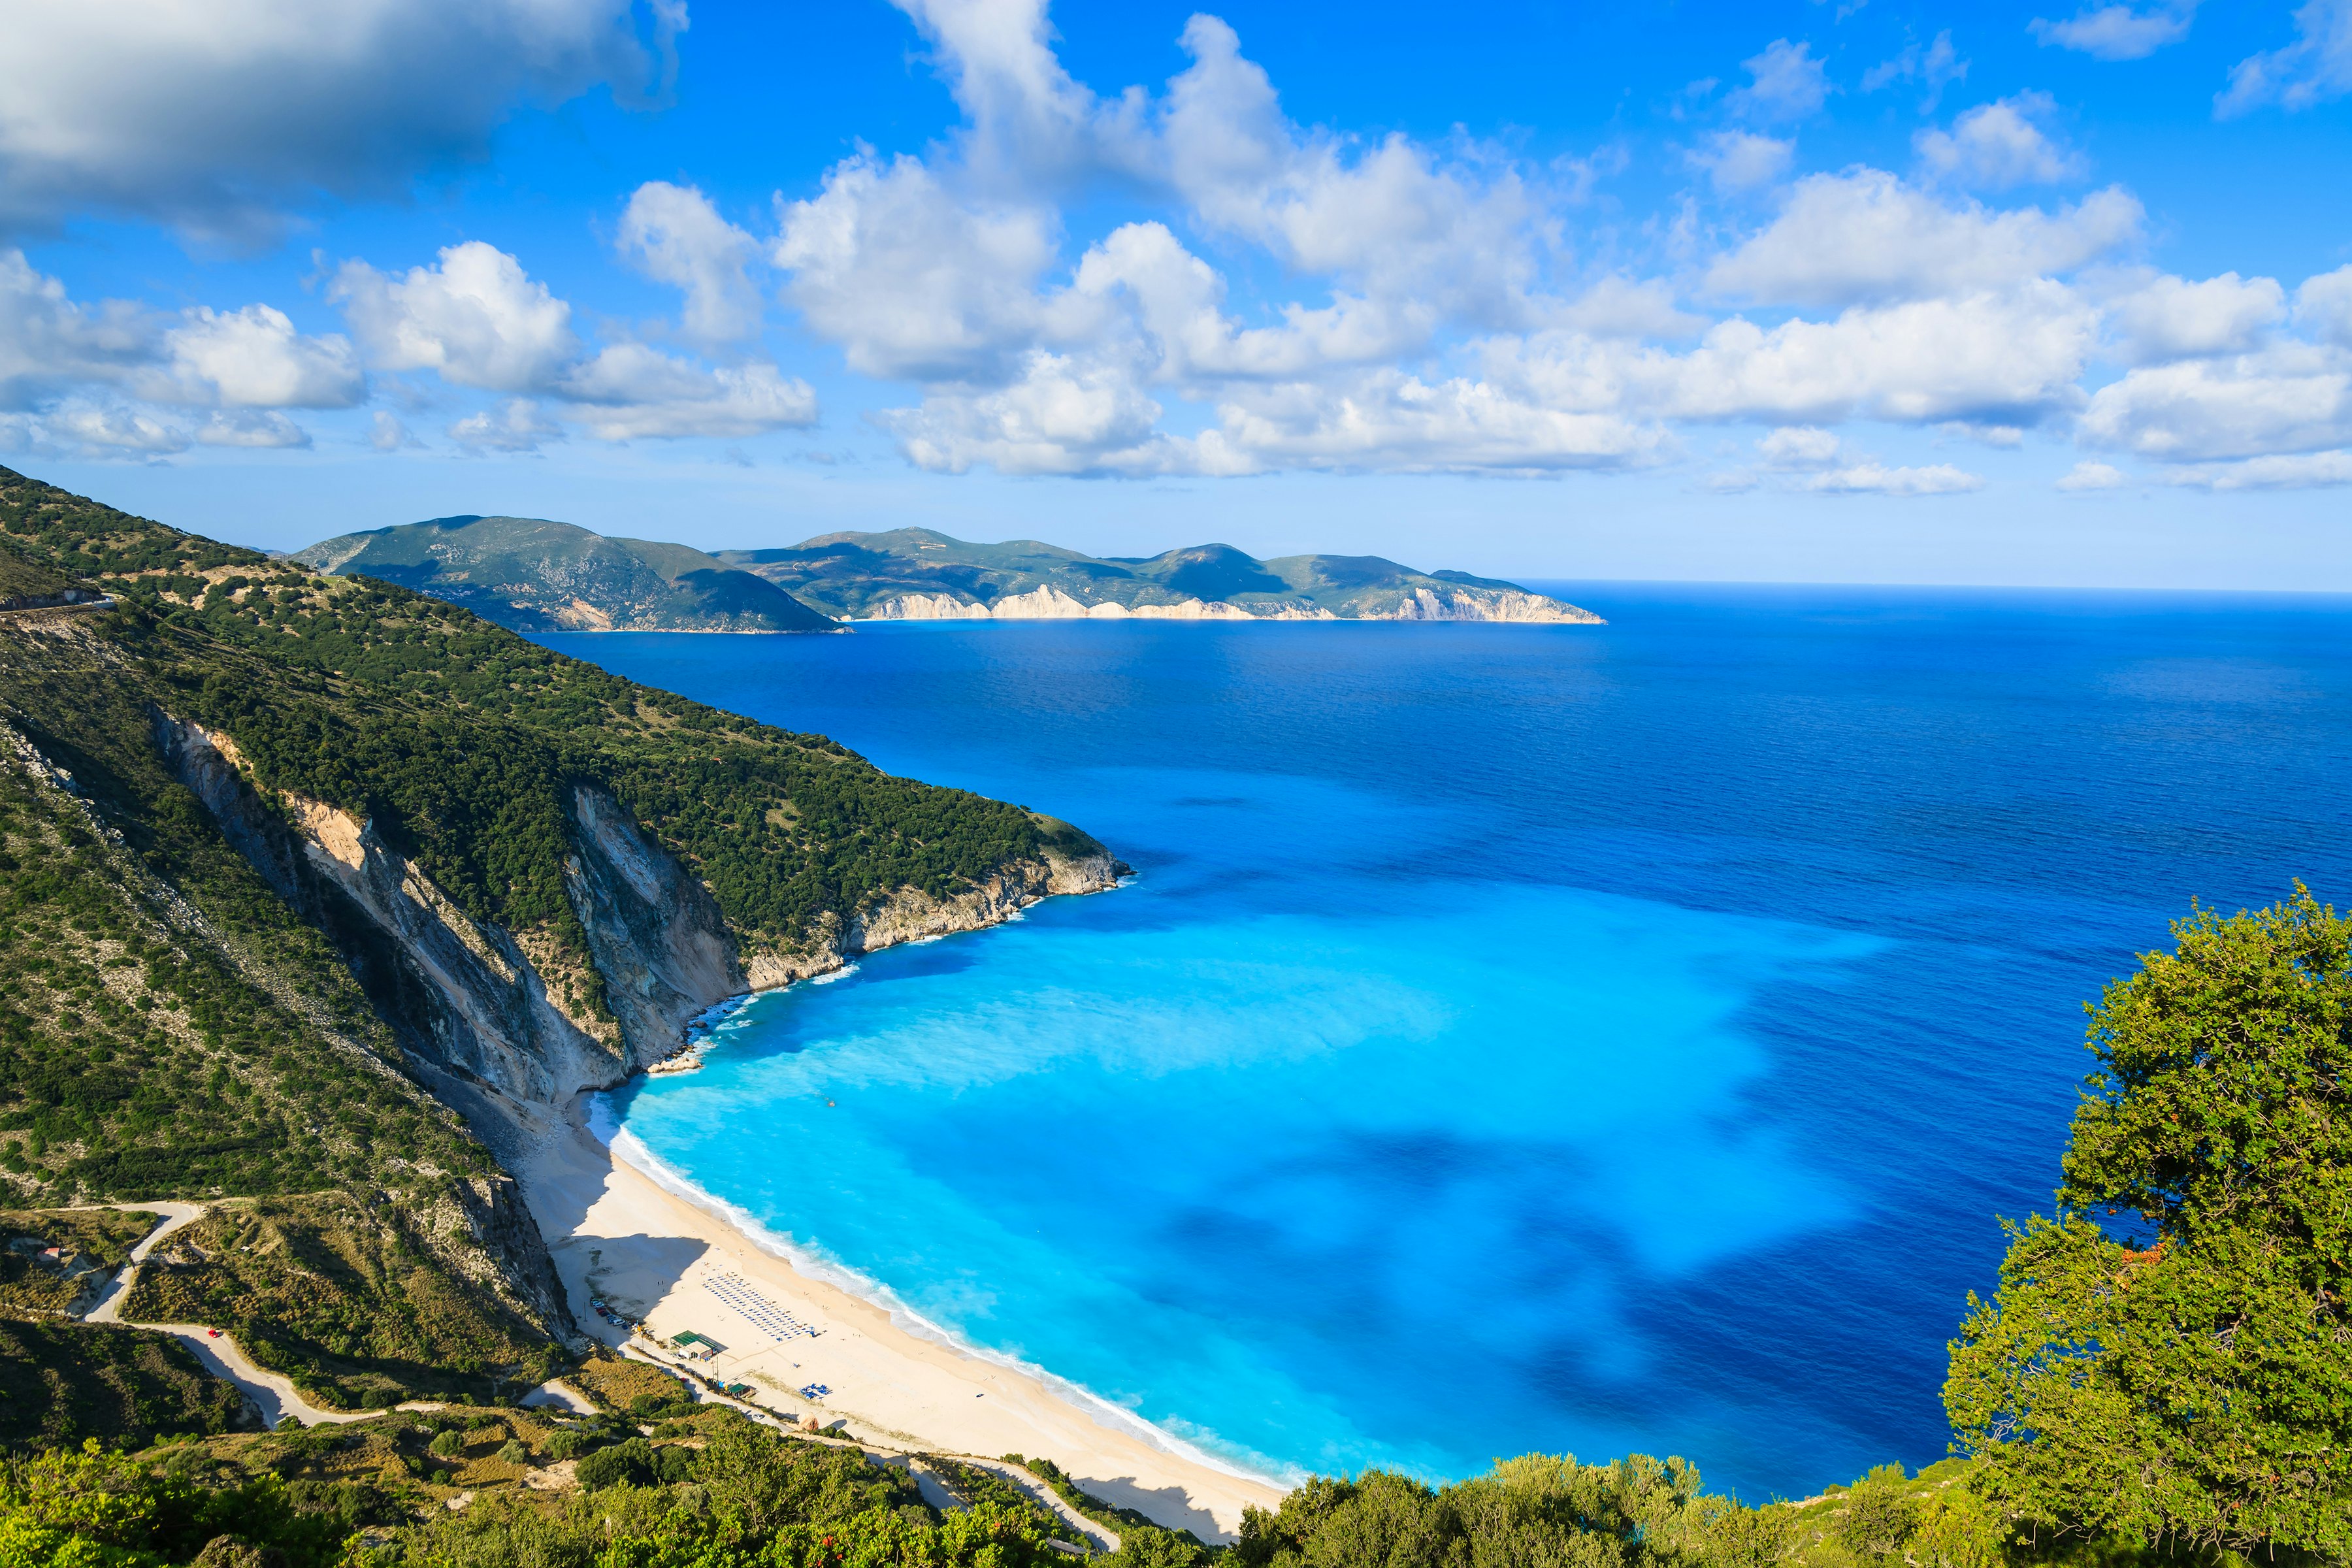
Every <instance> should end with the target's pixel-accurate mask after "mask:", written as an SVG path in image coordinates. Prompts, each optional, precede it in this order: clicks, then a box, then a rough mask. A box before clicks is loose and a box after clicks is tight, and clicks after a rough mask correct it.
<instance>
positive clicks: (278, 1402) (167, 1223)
mask: <svg viewBox="0 0 2352 1568" xmlns="http://www.w3.org/2000/svg"><path fill="white" fill-rule="evenodd" d="M115 1206H116V1207H117V1208H121V1209H128V1210H130V1211H131V1213H133V1214H160V1215H163V1223H162V1224H161V1225H159V1226H156V1227H155V1228H154V1229H153V1230H151V1231H149V1232H148V1233H147V1235H146V1236H145V1237H144V1238H142V1240H141V1241H140V1242H139V1244H138V1245H137V1246H136V1247H132V1248H131V1261H130V1262H129V1263H127V1264H125V1265H124V1266H123V1269H122V1272H121V1273H120V1274H118V1275H116V1276H115V1278H114V1282H113V1283H112V1284H110V1285H109V1286H108V1287H107V1288H106V1289H104V1290H102V1291H100V1293H99V1298H98V1303H97V1305H95V1306H93V1307H92V1308H90V1310H89V1311H88V1312H87V1313H85V1314H84V1315H83V1318H82V1321H84V1322H86V1323H119V1324H121V1326H122V1327H124V1328H127V1329H148V1330H152V1331H155V1332H157V1333H164V1334H172V1335H174V1336H176V1337H177V1338H179V1339H181V1340H184V1341H185V1342H187V1344H188V1346H189V1348H190V1349H192V1350H194V1352H196V1359H197V1360H198V1361H200V1362H202V1363H205V1371H206V1372H209V1373H212V1374H213V1375H214V1376H215V1377H217V1378H222V1379H225V1380H226V1381H227V1382H230V1383H233V1384H236V1386H237V1387H238V1388H239V1389H240V1390H242V1391H243V1392H244V1394H245V1396H246V1398H247V1399H248V1400H250V1401H252V1403H253V1405H254V1408H255V1409H257V1410H258V1411H259V1412H260V1413H261V1419H262V1423H263V1425H265V1426H277V1425H278V1422H280V1421H282V1420H284V1419H285V1418H286V1417H287V1416H289V1415H291V1416H294V1417H295V1418H297V1419H298V1420H299V1421H300V1422H301V1423H302V1424H303V1425H304V1426H317V1425H319V1423H320V1422H322V1421H330V1422H336V1423H342V1422H349V1421H370V1420H373V1419H374V1418H375V1417H376V1416H379V1415H388V1414H390V1412H388V1411H383V1410H326V1409H322V1408H320V1406H318V1405H313V1404H311V1403H310V1401H309V1400H307V1399H305V1398H303V1397H302V1394H301V1391H300V1390H299V1389H298V1388H296V1387H295V1386H294V1384H293V1382H292V1380H290V1379H289V1378H287V1377H285V1376H283V1375H282V1374H280V1373H274V1372H271V1371H269V1370H268V1368H267V1367H260V1366H256V1365H255V1364H254V1363H253V1362H252V1361H251V1359H250V1358H248V1357H247V1355H246V1353H245V1352H243V1351H241V1350H239V1349H238V1348H237V1345H236V1341H235V1340H233V1339H231V1338H230V1337H229V1336H228V1334H227V1332H226V1331H223V1330H219V1329H214V1328H211V1327H208V1326H206V1325H205V1324H203V1323H134V1322H132V1321H130V1320H129V1319H127V1318H125V1317H123V1316H122V1303H123V1302H124V1301H125V1300H128V1299H129V1298H130V1295H131V1286H132V1285H134V1284H136V1283H137V1282H138V1278H139V1268H140V1266H141V1265H142V1264H143V1263H145V1262H146V1261H147V1257H148V1254H150V1253H152V1252H153V1251H154V1250H155V1245H156V1243H158V1242H160V1241H162V1240H163V1238H164V1237H168V1236H170V1235H171V1234H172V1233H173V1231H175V1230H178V1229H180V1228H181V1227H182V1226H186V1225H189V1224H192V1223H193V1222H194V1221H195V1220H197V1219H199V1218H201V1217H202V1216H203V1215H204V1213H205V1205H203V1204H179V1203H145V1204H117V1205H115ZM397 1408H399V1409H402V1410H438V1409H440V1408H441V1406H440V1405H438V1404H434V1403H428V1402H425V1401H411V1402H409V1403H407V1404H404V1405H399V1406H398V1407H397Z"/></svg>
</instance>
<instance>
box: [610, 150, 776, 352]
mask: <svg viewBox="0 0 2352 1568" xmlns="http://www.w3.org/2000/svg"><path fill="white" fill-rule="evenodd" d="M618 239H619V243H620V247H621V252H622V254H623V255H625V256H627V257H629V258H631V259H632V260H634V261H635V263H636V264H637V266H638V267H639V268H640V269H642V270H643V271H644V272H645V274H646V276H647V277H649V278H655V279H660V280H661V281H662V282H664V283H668V284H672V285H674V286H676V287H677V288H678V289H683V290H685V292H686V308H685V310H683V311H682V312H681V313H680V318H679V324H680V325H681V327H682V328H683V329H684V331H685V333H686V335H687V336H688V338H691V339H693V340H695V341H696V342H702V343H707V344H721V343H731V342H740V341H742V340H743V339H746V338H755V337H757V336H759V335H760V314H761V312H760V290H759V289H758V287H757V286H756V285H755V284H753V283H752V281H751V273H750V271H749V270H748V268H750V266H751V263H752V262H753V261H755V260H757V259H758V258H759V254H760V246H759V242H758V241H756V240H754V239H753V238H752V237H751V236H750V235H749V234H747V233H745V232H744V231H743V230H741V229H740V228H738V227H736V226H734V225H733V224H731V223H729V222H728V221H727V220H726V219H725V218H723V217H721V216H719V209H718V208H717V207H714V206H712V205H710V198H709V197H708V196H706V195H703V194H702V193H701V192H700V191H698V190H697V189H695V188H694V187H693V186H691V185H673V184H668V183H667V182H666V181H662V180H651V181H648V182H646V184H642V185H639V186H638V187H637V188H636V191H635V194H633V195H631V196H630V197H629V205H627V206H626V207H625V208H624V209H622V213H621V228H620V233H619V236H618Z"/></svg>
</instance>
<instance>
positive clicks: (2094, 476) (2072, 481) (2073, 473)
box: [2057, 458, 2131, 491]
mask: <svg viewBox="0 0 2352 1568" xmlns="http://www.w3.org/2000/svg"><path fill="white" fill-rule="evenodd" d="M2129 483H2131V479H2130V477H2129V476H2128V475H2126V473H2125V472H2124V471H2123V470H2122V469H2121V468H2116V466H2115V465H2114V464H2112V463H2100V462H2094V461H2092V460H2091V459H2089V458H2084V460H2083V461H2082V462H2079V463H2077V464H2075V465H2074V467H2073V468H2069V469H2067V470H2066V472H2065V474H2064V475H2063V477H2061V478H2060V479H2059V480H2058V481H2057V488H2058V489H2062V490H2068V491H2076V490H2112V489H2121V488H2122V487H2123V486H2125V485H2127V484H2129Z"/></svg>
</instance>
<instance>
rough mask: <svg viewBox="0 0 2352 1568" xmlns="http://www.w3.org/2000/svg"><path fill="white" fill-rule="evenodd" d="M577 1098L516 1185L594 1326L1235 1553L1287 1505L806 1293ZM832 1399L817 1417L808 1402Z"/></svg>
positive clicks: (776, 1398) (707, 1370) (877, 1431)
mask: <svg viewBox="0 0 2352 1568" xmlns="http://www.w3.org/2000/svg"><path fill="white" fill-rule="evenodd" d="M586 1110H587V1099H586V1097H585V1096H582V1097H579V1098H577V1099H575V1100H573V1101H572V1105H571V1107H570V1108H569V1112H570V1114H569V1115H568V1117H567V1118H566V1119H565V1120H564V1121H563V1122H562V1124H561V1125H560V1126H552V1127H550V1128H549V1129H548V1130H547V1135H546V1136H544V1137H542V1138H541V1139H539V1140H537V1141H536V1142H537V1146H536V1148H535V1150H534V1151H533V1152H531V1153H530V1155H529V1156H528V1157H527V1158H526V1159H525V1160H523V1161H522V1162H521V1163H520V1166H519V1168H518V1169H517V1172H516V1173H517V1174H518V1175H519V1176H520V1177H521V1179H522V1183H523V1190H524V1194H525V1195H526V1197H527V1198H528V1200H529V1202H530V1208H531V1213H532V1215H533V1217H534V1218H535V1219H536V1220H537V1221H538V1224H539V1227H540V1231H541V1234H542V1235H543V1236H544V1237H546V1239H547V1243H548V1247H549V1249H550V1250H551V1252H552V1253H553V1255H554V1258H555V1266H556V1268H557V1271H558V1272H559V1273H561V1274H562V1278H563V1283H564V1287H565V1289H567V1290H568V1291H569V1292H570V1294H571V1299H572V1311H573V1312H574V1314H575V1315H576V1316H577V1317H578V1318H579V1320H580V1321H581V1324H582V1326H583V1327H584V1328H586V1329H587V1330H588V1331H591V1332H593V1333H597V1334H599V1335H601V1336H602V1337H603V1338H604V1340H605V1341H606V1342H607V1343H611V1344H614V1345H618V1344H619V1343H620V1342H622V1340H623V1339H624V1338H625V1336H624V1335H623V1334H622V1333H621V1332H620V1331H618V1330H615V1329H614V1328H613V1327H612V1326H611V1325H609V1324H607V1323H605V1322H604V1321H602V1320H600V1319H599V1318H597V1317H596V1315H595V1314H594V1313H593V1311H592V1310H590V1308H589V1302H590V1301H591V1300H603V1301H606V1302H609V1303H610V1304H611V1305H612V1306H613V1307H614V1309H615V1310H618V1311H619V1312H621V1313H622V1314H623V1315H625V1316H626V1317H628V1318H630V1319H633V1320H635V1321H638V1322H641V1323H643V1324H644V1325H645V1326H646V1330H647V1331H648V1332H650V1333H651V1334H653V1335H655V1336H656V1337H657V1338H659V1339H660V1340H662V1341H664V1342H668V1341H670V1340H672V1339H674V1338H675V1337H676V1336H677V1335H678V1334H680V1333H682V1332H687V1331H692V1332H694V1333H696V1334H698V1335H701V1336H703V1337H704V1338H705V1339H707V1340H709V1341H710V1342H715V1343H716V1344H717V1345H718V1346H719V1350H718V1352H717V1353H716V1354H715V1355H713V1356H712V1358H711V1359H710V1360H709V1361H707V1362H698V1363H695V1370H696V1371H697V1372H698V1373H700V1374H701V1375H703V1376H705V1377H708V1378H709V1379H711V1380H712V1381H714V1382H721V1383H743V1384H751V1386H752V1388H753V1389H754V1391H755V1392H754V1394H752V1396H751V1397H752V1398H753V1400H754V1401H756V1403H758V1404H759V1405H762V1406H764V1407H765V1408H767V1409H769V1410H772V1411H774V1412H776V1413H777V1414H779V1415H792V1416H795V1417H797V1416H803V1415H814V1416H815V1417H816V1418H817V1419H818V1420H819V1421H821V1422H824V1423H825V1424H828V1425H830V1424H831V1423H833V1422H835V1421H845V1422H846V1423H847V1427H846V1431H847V1433H848V1434H849V1435H851V1436H856V1437H859V1438H861V1439H865V1440H866V1441H868V1442H870V1443H873V1444H876V1445H877V1446H880V1447H894V1448H898V1449H908V1450H919V1451H922V1452H928V1453H935V1454H942V1455H950V1454H975V1455H982V1456H985V1457H989V1458H995V1457H998V1456H1001V1455H1003V1454H1007V1453H1019V1454H1025V1455H1029V1456H1031V1457H1033V1458H1034V1457H1041V1456H1042V1457H1044V1458H1050V1459H1052V1460H1053V1461H1054V1462H1055V1464H1057V1465H1059V1466H1061V1467H1062V1468H1063V1469H1064V1470H1066V1471H1067V1472H1068V1473H1069V1474H1070V1476H1071V1477H1073V1478H1074V1479H1076V1480H1077V1481H1078V1482H1079V1483H1080V1484H1081V1485H1082V1486H1084V1487H1085V1488H1086V1489H1087V1490H1088V1491H1090V1492H1093V1493H1094V1494H1095V1495H1097V1496H1098V1497H1101V1498H1104V1499H1107V1500H1109V1501H1111V1502H1114V1503H1117V1504H1118V1505H1121V1506H1124V1507H1129V1508H1133V1509H1137V1510H1140V1511H1141V1512H1142V1513H1143V1514H1145V1515H1146V1516H1147V1517H1149V1518H1150V1519H1152V1520H1154V1521H1158V1522H1160V1523H1161V1524H1165V1525H1169V1526H1181V1527H1184V1528H1187V1529H1190V1530H1192V1531H1194V1532H1195V1533H1196V1534H1198V1535H1200V1536H1201V1537H1202V1539H1203V1540H1210V1541H1223V1540H1226V1539H1229V1538H1230V1537H1231V1536H1232V1534H1233V1533H1234V1531H1235V1530H1236V1529H1237V1528H1238V1526H1239V1525H1240V1522H1241V1513H1242V1509H1243V1506H1244V1504H1246V1503H1256V1504H1258V1505H1259V1506H1261V1507H1266V1508H1271V1507H1274V1506H1275V1505H1276V1503H1278V1502H1279V1500H1280V1499H1281V1496H1282V1489H1280V1488H1279V1487H1276V1486H1275V1485H1273V1484H1271V1483H1269V1482H1265V1481H1261V1480H1257V1479H1252V1478H1249V1477H1245V1476H1242V1475H1238V1474H1234V1473H1233V1472H1231V1471H1227V1470H1224V1469H1222V1468H1218V1467H1216V1466H1213V1465H1210V1464H1205V1463H1202V1462H1201V1461H1199V1460H1196V1459H1192V1458H1187V1457H1185V1456H1183V1455H1181V1454H1179V1453H1174V1452H1171V1451H1169V1450H1168V1449H1165V1448H1162V1447H1157V1446H1156V1445H1155V1444H1153V1443H1152V1442H1151V1441H1150V1440H1149V1439H1148V1438H1147V1437H1145V1436H1141V1435H1139V1433H1136V1432H1133V1431H1125V1430H1119V1429H1117V1428H1115V1427H1113V1426H1110V1425H1108V1422H1109V1421H1111V1420H1113V1419H1116V1418H1115V1417H1113V1416H1110V1415H1103V1416H1102V1417H1100V1418H1097V1415H1095V1414H1094V1413H1093V1412H1091V1411H1089V1410H1087V1409H1086V1408H1084V1407H1082V1406H1081V1405H1078V1404H1076V1403H1075V1402H1073V1401H1071V1400H1067V1399H1065V1398H1062V1397H1060V1396H1059V1395H1057V1394H1055V1393H1054V1392H1053V1391H1052V1390H1050V1389H1049V1388H1047V1387H1046V1386H1045V1384H1044V1383H1042V1382H1040V1381H1039V1380H1038V1379H1036V1378H1034V1377H1031V1376H1028V1375H1025V1374H1024V1373H1021V1372H1018V1371H1016V1370H1014V1369H1013V1368H1011V1367H1006V1366H1002V1365H998V1364H996V1363H992V1362H988V1361H983V1360H982V1359H980V1358H978V1357H976V1356H973V1355H970V1354H967V1353H965V1352H961V1351H959V1350H957V1349H956V1348H954V1347H953V1346H951V1345H949V1344H945V1343H941V1342H938V1341H936V1340H933V1339H930V1338H928V1337H925V1336H923V1335H919V1334H917V1333H913V1332H910V1331H908V1330H906V1329H903V1328H901V1327H899V1326H898V1324H897V1323H896V1322H894V1321H891V1318H890V1315H889V1314H888V1313H887V1311H885V1310H883V1309H881V1308H880V1307H877V1306H876V1305H875V1304H873V1303H872V1302H870V1301H866V1300H862V1299H861V1298H859V1297H856V1296H854V1295H851V1294H850V1293H849V1292H847V1291H845V1290H843V1289H840V1288H838V1287H836V1286H834V1285H831V1284H828V1283H826V1282H825V1281H824V1280H821V1279H811V1278H809V1277H808V1276H806V1275H803V1274H802V1273H800V1272H799V1271H798V1270H796V1269H795V1268H793V1266H792V1265H791V1264H790V1263H789V1262H787V1261H786V1260H785V1259H784V1258H779V1257H777V1256H776V1255H775V1254H774V1253H772V1252H769V1251H766V1250H764V1249H763V1248H761V1247H759V1246H758V1245H756V1244H755V1243H754V1242H753V1241H752V1240H751V1238H750V1237H747V1236H745V1235H744V1234H743V1233H742V1232H741V1231H740V1230H739V1229H738V1228H737V1227H736V1226H734V1225H732V1224H730V1222H729V1221H728V1220H726V1219H725V1218H724V1217H722V1216H720V1215H716V1214H713V1213H710V1212H709V1211H708V1210H706V1209H704V1208H702V1207H700V1206H698V1205H696V1204H693V1203H690V1202H688V1200H686V1199H685V1198H683V1197H680V1196H677V1195H676V1194H672V1193H671V1192H669V1191H667V1190H666V1189H665V1188H664V1187H663V1186H661V1185H660V1184H658V1183H656V1181H655V1180H654V1179H653V1178H652V1177H651V1176H649V1175H647V1174H646V1173H644V1172H642V1171H640V1170H638V1169H636V1168H635V1167H634V1166H632V1165H630V1164H629V1163H627V1162H626V1161H625V1160H620V1159H615V1158H614V1156H613V1153H612V1151H610V1150H609V1149H607V1148H606V1147H605V1145H604V1143H602V1142H599V1141H598V1140H597V1139H596V1138H595V1137H594V1136H593V1134H591V1133H590V1132H589V1131H587V1128H586V1125H585V1115H586ZM812 1384H822V1385H824V1387H825V1388H826V1389H827V1390H828V1391H829V1392H827V1393H826V1394H824V1396H823V1397H821V1398H820V1399H816V1400H810V1399H805V1398H803V1397H802V1396H801V1395H800V1394H799V1393H798V1392H797V1391H798V1390H800V1389H802V1388H804V1387H808V1386H810V1385H812Z"/></svg>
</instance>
